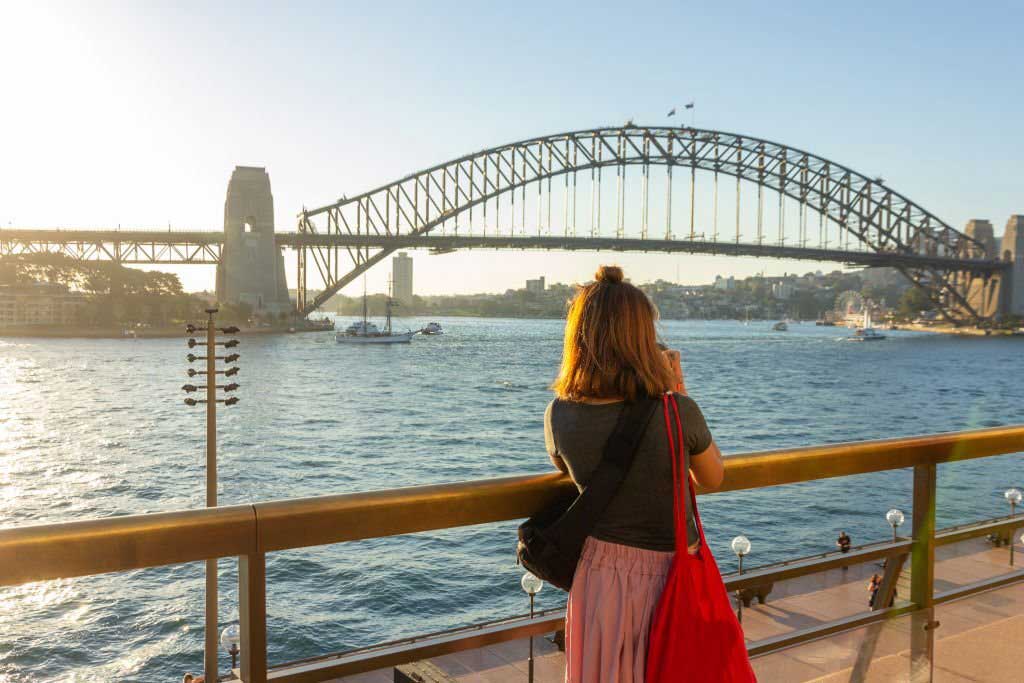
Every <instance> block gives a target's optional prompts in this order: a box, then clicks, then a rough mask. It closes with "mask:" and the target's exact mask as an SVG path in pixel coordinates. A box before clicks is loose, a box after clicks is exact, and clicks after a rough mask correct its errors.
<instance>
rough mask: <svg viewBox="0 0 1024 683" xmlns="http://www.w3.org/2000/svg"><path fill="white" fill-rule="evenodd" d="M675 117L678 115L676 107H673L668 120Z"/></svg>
mask: <svg viewBox="0 0 1024 683" xmlns="http://www.w3.org/2000/svg"><path fill="white" fill-rule="evenodd" d="M675 115H676V108H675V107H672V111H670V112H669V113H668V115H667V116H666V118H668V116H675Z"/></svg>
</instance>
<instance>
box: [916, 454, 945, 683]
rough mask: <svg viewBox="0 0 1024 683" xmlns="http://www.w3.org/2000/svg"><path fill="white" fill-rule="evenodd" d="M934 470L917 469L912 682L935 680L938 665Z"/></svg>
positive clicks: (919, 682) (930, 467)
mask: <svg viewBox="0 0 1024 683" xmlns="http://www.w3.org/2000/svg"><path fill="white" fill-rule="evenodd" d="M935 469H936V466H935V464H934V463H932V464H928V465H917V466H916V467H914V518H913V531H914V546H913V549H912V550H911V554H910V600H911V601H912V602H913V603H914V606H915V607H916V609H915V611H914V612H913V613H912V614H911V618H910V624H911V630H910V680H911V683H922V682H924V681H931V680H932V671H933V669H934V665H935V661H934V660H935V627H936V626H938V624H936V623H935V618H934V617H935V607H934V603H935Z"/></svg>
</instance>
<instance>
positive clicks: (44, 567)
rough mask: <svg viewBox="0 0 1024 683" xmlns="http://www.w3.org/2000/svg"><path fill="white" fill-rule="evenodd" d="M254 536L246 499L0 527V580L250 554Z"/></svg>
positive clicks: (4, 582)
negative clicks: (193, 507)
mask: <svg viewBox="0 0 1024 683" xmlns="http://www.w3.org/2000/svg"><path fill="white" fill-rule="evenodd" d="M256 537H257V534H256V515H255V511H254V510H253V507H252V506H251V505H232V506H225V507H219V508H203V509H200V510H185V511H181V512H157V513H153V514H146V515H126V516H122V517H107V518H105V519H89V520H83V521H76V522H59V523H56V524H37V525H32V526H23V527H12V528H8V529H0V586H14V585H18V584H22V583H28V582H30V581H46V580H49V579H67V578H72V577H75V576H88V575H90V574H105V573H108V572H118V571H125V570H129V569H142V568H145V567H158V566H160V565H165V564H178V563H181V562H194V561H197V560H206V559H210V558H213V557H232V556H237V555H248V554H250V553H252V552H254V551H255V549H256Z"/></svg>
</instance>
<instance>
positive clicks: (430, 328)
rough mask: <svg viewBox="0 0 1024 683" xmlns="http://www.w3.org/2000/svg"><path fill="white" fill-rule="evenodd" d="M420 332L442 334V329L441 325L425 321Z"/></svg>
mask: <svg viewBox="0 0 1024 683" xmlns="http://www.w3.org/2000/svg"><path fill="white" fill-rule="evenodd" d="M420 334H430V335H433V334H444V330H442V329H441V325H439V324H438V323H434V322H430V323H427V324H426V326H425V327H424V328H423V329H422V330H420Z"/></svg>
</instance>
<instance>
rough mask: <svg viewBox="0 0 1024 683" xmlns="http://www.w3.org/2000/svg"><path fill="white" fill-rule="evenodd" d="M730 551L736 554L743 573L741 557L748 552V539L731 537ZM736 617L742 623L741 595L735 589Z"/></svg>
mask: <svg viewBox="0 0 1024 683" xmlns="http://www.w3.org/2000/svg"><path fill="white" fill-rule="evenodd" d="M729 546H730V547H731V548H732V551H733V552H734V553H735V554H736V558H737V559H738V560H739V563H740V574H742V573H743V558H744V556H746V555H747V554H748V553H750V539H748V538H747V537H746V536H737V537H736V538H734V539H732V543H730V544H729ZM736 619H737V620H738V621H739V622H740V623H741V624H742V623H743V597H742V596H741V595H740V591H739V590H737V591H736Z"/></svg>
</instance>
